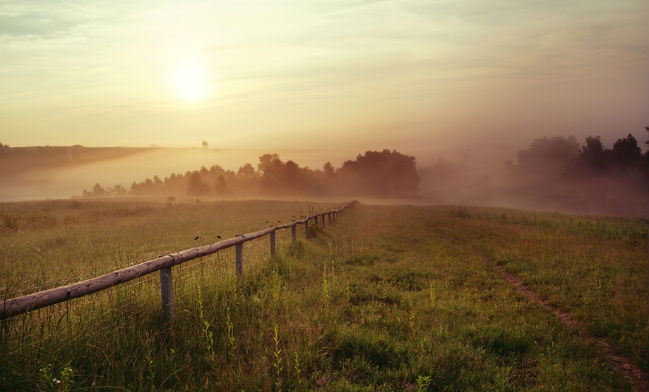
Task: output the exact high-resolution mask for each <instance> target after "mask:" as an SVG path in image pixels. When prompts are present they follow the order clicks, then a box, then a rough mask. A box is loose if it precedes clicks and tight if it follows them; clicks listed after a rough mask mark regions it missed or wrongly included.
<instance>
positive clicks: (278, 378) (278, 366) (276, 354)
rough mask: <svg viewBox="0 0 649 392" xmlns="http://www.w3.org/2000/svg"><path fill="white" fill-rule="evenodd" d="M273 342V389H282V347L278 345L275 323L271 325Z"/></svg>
mask: <svg viewBox="0 0 649 392" xmlns="http://www.w3.org/2000/svg"><path fill="white" fill-rule="evenodd" d="M273 342H274V343H275V348H274V350H273V368H275V390H276V391H280V390H281V389H282V370H284V368H283V367H282V349H281V348H280V347H279V343H280V342H279V333H278V332H277V325H274V326H273Z"/></svg>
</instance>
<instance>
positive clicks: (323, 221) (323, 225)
mask: <svg viewBox="0 0 649 392" xmlns="http://www.w3.org/2000/svg"><path fill="white" fill-rule="evenodd" d="M320 218H322V227H325V218H324V214H322V215H321V216H320Z"/></svg>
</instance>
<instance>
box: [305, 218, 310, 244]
mask: <svg viewBox="0 0 649 392" xmlns="http://www.w3.org/2000/svg"><path fill="white" fill-rule="evenodd" d="M304 236H305V237H306V238H307V239H309V218H306V221H305V222H304Z"/></svg>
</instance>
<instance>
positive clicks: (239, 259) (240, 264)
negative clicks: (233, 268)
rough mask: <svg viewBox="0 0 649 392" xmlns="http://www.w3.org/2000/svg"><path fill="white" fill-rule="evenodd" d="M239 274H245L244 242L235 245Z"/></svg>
mask: <svg viewBox="0 0 649 392" xmlns="http://www.w3.org/2000/svg"><path fill="white" fill-rule="evenodd" d="M235 254H236V259H237V260H236V264H237V275H239V276H241V275H243V242H242V243H240V244H237V245H236V246H235Z"/></svg>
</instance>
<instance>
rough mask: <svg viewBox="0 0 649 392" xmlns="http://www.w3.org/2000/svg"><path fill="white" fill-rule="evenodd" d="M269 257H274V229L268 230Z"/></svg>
mask: <svg viewBox="0 0 649 392" xmlns="http://www.w3.org/2000/svg"><path fill="white" fill-rule="evenodd" d="M270 257H275V230H273V231H271V232H270Z"/></svg>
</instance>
